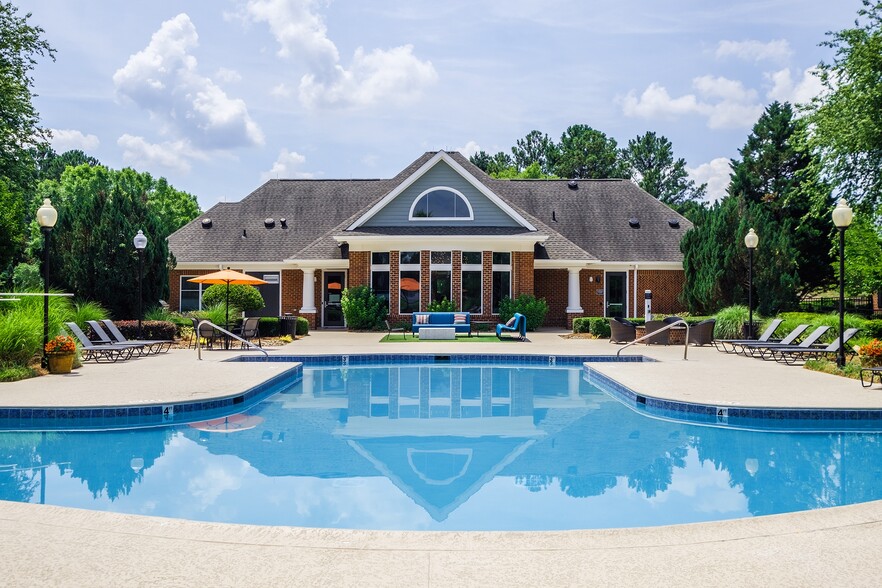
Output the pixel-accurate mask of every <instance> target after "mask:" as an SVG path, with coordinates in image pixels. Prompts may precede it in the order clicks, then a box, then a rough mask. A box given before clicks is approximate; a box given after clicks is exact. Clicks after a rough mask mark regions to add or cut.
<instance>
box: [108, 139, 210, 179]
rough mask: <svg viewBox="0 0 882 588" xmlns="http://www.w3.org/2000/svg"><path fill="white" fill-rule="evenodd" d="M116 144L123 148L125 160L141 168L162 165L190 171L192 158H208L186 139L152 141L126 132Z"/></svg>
mask: <svg viewBox="0 0 882 588" xmlns="http://www.w3.org/2000/svg"><path fill="white" fill-rule="evenodd" d="M116 144H117V145H119V146H120V147H121V148H122V150H123V160H125V161H126V162H127V163H131V164H133V165H135V166H136V167H139V168H148V169H149V168H154V167H162V168H166V169H171V170H176V171H180V172H185V173H186V172H188V171H190V160H192V159H200V160H203V161H204V160H207V159H208V157H207V156H206V155H205V154H204V153H202V152H201V151H199V150H198V149H194V148H193V146H192V145H190V143H188V142H187V141H185V140H179V141H170V142H165V143H150V142H148V141H147V140H145V139H144V138H143V137H135V136H133V135H129V134H125V135H122V136H121V137H120V138H119V139H117V141H116Z"/></svg>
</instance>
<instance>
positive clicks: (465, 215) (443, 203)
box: [408, 187, 475, 220]
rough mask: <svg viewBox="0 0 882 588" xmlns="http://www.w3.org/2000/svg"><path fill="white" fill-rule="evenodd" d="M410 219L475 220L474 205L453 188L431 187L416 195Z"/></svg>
mask: <svg viewBox="0 0 882 588" xmlns="http://www.w3.org/2000/svg"><path fill="white" fill-rule="evenodd" d="M408 218H409V219H410V220H474V218H475V216H474V213H473V212H472V205H471V204H469V201H468V200H467V199H466V197H465V196H463V195H462V193H461V192H459V191H457V190H454V189H453V188H441V187H436V188H430V189H429V190H426V191H425V192H423V193H422V194H420V195H419V196H417V197H416V199H415V200H414V201H413V204H412V205H411V207H410V215H409V217H408Z"/></svg>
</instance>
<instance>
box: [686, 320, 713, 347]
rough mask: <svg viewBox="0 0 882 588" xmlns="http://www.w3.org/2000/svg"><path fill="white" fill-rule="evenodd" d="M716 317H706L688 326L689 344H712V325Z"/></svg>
mask: <svg viewBox="0 0 882 588" xmlns="http://www.w3.org/2000/svg"><path fill="white" fill-rule="evenodd" d="M716 324H717V319H707V320H704V321H701V322H700V323H698V324H695V325H692V326H690V327H689V341H688V343H689V344H691V345H713V344H714V327H715V326H716Z"/></svg>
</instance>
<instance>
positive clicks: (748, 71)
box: [13, 0, 860, 209]
mask: <svg viewBox="0 0 882 588" xmlns="http://www.w3.org/2000/svg"><path fill="white" fill-rule="evenodd" d="M13 1H14V2H15V4H16V5H17V6H19V8H20V11H21V12H27V11H30V12H31V13H33V17H32V19H31V22H32V23H34V24H37V25H39V26H42V27H43V28H44V29H45V31H46V33H45V37H46V39H47V40H48V41H49V42H50V43H51V44H52V45H53V47H55V48H56V49H57V51H58V53H57V59H56V61H55V62H51V61H48V60H45V61H43V62H41V63H40V65H39V67H38V68H37V70H36V72H35V84H36V92H37V93H38V94H39V96H38V98H37V99H36V106H37V108H38V110H39V111H40V114H41V119H42V124H43V126H45V127H48V128H51V129H53V131H54V134H55V137H54V139H53V145H54V147H55V149H56V150H57V151H59V152H62V151H66V150H68V149H83V150H84V151H86V152H87V153H89V154H90V155H93V156H95V157H97V158H98V159H99V160H101V162H102V163H104V164H106V165H108V166H110V167H114V168H121V167H125V166H131V167H134V168H135V169H137V170H139V171H148V172H150V173H151V174H153V175H154V176H164V177H166V178H168V180H169V181H170V182H171V183H172V185H174V186H175V187H176V188H178V189H181V190H186V191H188V192H191V193H193V194H195V195H196V196H197V197H198V199H199V203H200V205H201V206H202V207H203V209H207V208H208V207H210V206H212V205H213V204H215V203H216V202H219V201H228V202H229V201H236V200H240V199H241V198H243V197H244V196H246V195H248V194H249V193H250V192H251V191H252V190H254V189H255V188H257V187H258V186H259V185H260V184H261V183H263V182H264V181H265V180H267V179H269V178H277V177H278V178H387V177H391V176H393V175H394V174H396V173H397V172H399V171H400V170H401V169H402V168H404V167H405V166H407V165H408V164H409V163H410V162H411V161H413V160H414V159H416V158H417V157H418V156H419V155H421V154H422V153H423V152H424V151H429V150H437V149H447V150H460V151H462V152H463V153H465V154H466V155H471V154H472V153H474V152H475V151H476V150H478V149H482V150H484V151H487V152H489V153H495V152H497V151H500V150H504V151H508V150H509V149H510V147H511V146H512V145H514V144H515V142H516V141H517V140H518V139H520V138H522V137H524V136H525V135H526V134H527V133H528V132H530V131H531V130H534V129H536V130H539V131H542V132H544V133H547V134H548V135H550V136H551V137H552V138H553V139H555V140H559V138H560V135H561V133H562V132H563V131H564V130H565V129H566V128H567V127H568V126H569V125H572V124H586V125H589V126H592V127H594V128H596V129H599V130H601V131H603V132H604V133H606V134H607V135H609V136H611V137H613V138H615V139H616V140H617V141H618V143H619V144H620V145H625V144H626V143H627V141H628V140H629V139H632V138H634V137H636V136H637V135H638V134H642V133H644V132H646V131H650V130H651V131H655V132H657V133H659V134H662V135H665V136H666V137H668V138H669V139H670V140H671V141H672V142H673V145H674V150H675V153H676V155H677V156H679V157H683V158H685V159H686V161H687V164H688V166H689V168H690V172H691V173H692V174H693V177H695V179H697V180H698V181H700V182H709V191H710V193H711V196H716V197H718V196H720V195H721V194H722V190H724V189H725V186H726V184H727V182H728V159H729V158H731V157H736V156H737V150H738V149H739V148H740V147H741V146H743V144H744V142H745V140H746V138H747V134H748V133H749V132H750V128H751V127H752V126H753V124H754V123H755V122H756V119H757V118H758V116H759V115H760V114H761V112H762V109H763V108H764V106H765V105H767V104H768V103H769V102H771V101H772V100H775V99H778V100H789V101H792V102H801V101H805V100H807V99H809V98H811V97H812V96H813V95H814V94H815V93H817V91H818V90H819V86H818V84H817V81H816V79H815V78H813V77H812V76H811V75H810V71H809V70H810V69H811V68H812V67H814V66H816V65H817V63H818V62H819V61H821V60H830V59H831V57H832V56H831V54H830V51H829V49H826V48H823V47H820V46H819V43H820V42H822V41H823V40H824V39H825V32H827V31H830V30H839V29H842V28H844V27H847V26H850V25H851V24H852V23H853V22H854V19H855V16H856V13H857V10H858V8H860V1H859V0H841V1H837V2H830V1H829V0H763V1H759V0H756V1H737V0H734V1H731V2H728V3H726V4H725V5H723V3H717V2H708V1H707V0H669V1H666V2H658V1H657V0H618V1H617V2H599V1H597V0H594V1H592V2H584V1H583V2H578V1H575V0H573V1H569V0H544V1H542V2H537V1H531V0H488V1H480V0H478V1H475V0H471V1H464V0H447V1H446V2H427V1H423V0H411V1H409V2H400V1H398V2H393V1H387V0H377V1H372V2H353V1H351V0H350V1H348V2H347V1H343V0H323V1H319V0H215V1H212V2H179V1H178V2H175V1H171V0H152V1H151V2H118V1H110V0H91V1H89V2H83V3H74V2H65V1H62V0H27V2H24V1H22V0H13Z"/></svg>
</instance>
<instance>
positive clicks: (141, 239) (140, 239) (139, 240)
mask: <svg viewBox="0 0 882 588" xmlns="http://www.w3.org/2000/svg"><path fill="white" fill-rule="evenodd" d="M132 241H133V243H134V244H135V249H137V250H138V339H140V338H141V314H142V308H141V305H142V304H143V302H144V297H143V296H142V295H141V282H142V281H143V280H144V248H145V247H147V237H145V236H144V231H142V230H141V229H138V234H137V235H135V238H134V239H133V240H132Z"/></svg>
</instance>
